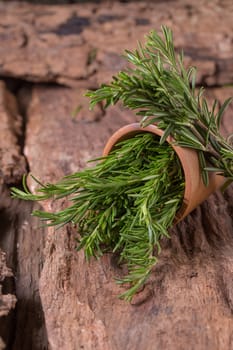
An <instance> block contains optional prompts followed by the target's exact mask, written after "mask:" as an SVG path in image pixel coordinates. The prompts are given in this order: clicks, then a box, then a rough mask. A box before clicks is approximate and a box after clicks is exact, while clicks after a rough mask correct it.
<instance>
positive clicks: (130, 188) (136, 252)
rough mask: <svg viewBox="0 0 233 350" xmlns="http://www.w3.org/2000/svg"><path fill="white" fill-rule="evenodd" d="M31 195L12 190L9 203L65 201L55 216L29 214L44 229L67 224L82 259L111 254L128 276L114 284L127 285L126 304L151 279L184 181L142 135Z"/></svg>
mask: <svg viewBox="0 0 233 350" xmlns="http://www.w3.org/2000/svg"><path fill="white" fill-rule="evenodd" d="M38 183H39V185H40V187H39V189H38V190H37V194H32V193H31V192H30V191H29V190H28V189H27V186H26V184H25V183H24V191H21V190H19V189H17V188H13V189H12V194H13V196H14V197H17V198H21V199H24V200H37V201H38V200H44V199H48V198H54V199H58V198H63V197H66V196H70V200H71V205H70V206H69V207H67V208H65V209H63V210H61V211H59V212H57V213H49V212H44V211H34V212H33V215H35V216H38V217H40V218H41V219H42V220H45V221H46V222H47V224H48V225H64V224H66V223H68V222H71V223H73V224H75V225H77V227H78V232H79V234H80V241H79V243H78V249H81V248H83V249H84V251H85V255H86V257H87V258H90V257H91V256H95V257H98V256H101V255H102V254H103V253H104V252H107V251H110V252H116V253H117V254H118V255H119V263H125V264H126V265H127V267H128V275H126V276H124V277H122V278H119V279H118V283H127V284H129V289H128V290H126V292H125V293H123V294H122V295H121V297H122V298H124V299H126V300H131V298H132V297H133V295H134V294H135V293H136V292H137V290H138V289H139V288H140V287H142V286H143V285H144V283H145V281H146V280H147V278H148V276H149V275H150V272H151V269H152V268H153V266H154V265H155V263H156V261H157V259H156V257H155V256H154V249H155V247H157V251H158V252H159V250H160V240H161V238H162V237H163V236H167V237H168V236H169V235H168V231H167V229H168V228H169V227H170V226H171V225H172V222H173V220H174V217H175V214H176V212H177V210H178V208H179V206H180V204H181V202H182V198H183V192H184V178H183V173H182V168H181V165H180V162H179V160H178V158H177V156H176V153H175V151H174V150H173V148H172V147H171V146H170V145H169V144H167V143H164V144H162V145H161V144H160V142H159V138H158V137H155V135H152V134H150V133H142V134H138V135H137V136H135V137H133V138H130V139H128V140H125V141H123V142H121V143H119V145H118V147H117V148H116V149H115V150H114V151H112V152H111V154H110V155H108V156H107V157H104V158H100V159H99V162H98V163H97V164H96V165H95V166H93V167H91V168H87V169H85V170H83V171H81V172H77V173H75V174H72V175H69V176H66V177H65V178H63V179H62V180H61V181H60V182H58V183H56V184H46V185H42V184H41V183H40V182H38Z"/></svg>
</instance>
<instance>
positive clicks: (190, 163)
mask: <svg viewBox="0 0 233 350" xmlns="http://www.w3.org/2000/svg"><path fill="white" fill-rule="evenodd" d="M142 132H150V133H152V134H155V135H159V136H162V135H163V131H162V130H160V129H159V128H158V127H157V126H156V125H149V126H147V127H145V128H142V127H141V126H140V124H139V123H134V124H129V125H126V126H124V127H123V128H121V129H119V130H118V131H116V132H115V133H114V134H113V135H112V136H111V137H110V139H109V140H108V142H107V144H106V146H105V148H104V152H103V155H104V156H106V155H107V154H109V153H110V152H111V150H112V149H113V148H114V147H115V145H116V144H117V143H118V142H120V141H123V140H125V139H128V138H131V137H134V135H136V134H138V133H142ZM167 142H168V143H170V144H171V146H172V147H173V149H174V150H175V152H176V154H177V156H178V157H179V159H180V162H181V165H182V167H183V172H184V177H185V191H184V199H183V203H182V205H181V208H180V210H179V211H178V212H177V214H176V218H175V221H174V224H176V223H178V222H179V221H180V220H182V219H183V218H184V217H185V216H187V215H188V214H189V213H190V212H191V211H192V210H193V209H195V208H196V207H197V206H198V205H199V204H200V203H202V202H203V201H204V200H205V199H206V198H207V197H208V196H209V195H210V194H211V193H213V192H214V191H215V190H216V189H217V188H219V187H221V185H223V183H224V181H225V179H224V177H222V176H220V175H217V174H216V173H209V185H208V186H207V187H206V186H205V185H204V183H203V181H202V177H201V171H200V166H199V161H198V156H197V153H196V151H194V150H192V149H190V148H183V147H179V146H174V145H173V144H172V138H171V137H168V138H167Z"/></svg>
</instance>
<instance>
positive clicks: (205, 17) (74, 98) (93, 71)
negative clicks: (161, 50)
mask: <svg viewBox="0 0 233 350" xmlns="http://www.w3.org/2000/svg"><path fill="white" fill-rule="evenodd" d="M0 12H1V15H2V16H1V25H0V37H1V45H0V74H1V76H4V81H5V82H6V83H7V87H6V86H5V83H1V84H0V92H1V93H0V96H2V97H1V98H0V120H1V126H0V136H1V137H0V186H1V188H0V193H1V202H0V222H1V236H0V246H1V249H2V250H3V251H4V252H6V266H7V267H8V268H10V269H11V271H12V273H13V275H14V278H13V277H10V282H9V283H10V284H9V286H8V290H7V293H8V294H11V295H16V298H17V307H16V308H15V309H13V311H11V312H12V318H10V317H11V316H10V315H9V317H8V316H7V317H8V319H7V322H9V323H8V324H10V325H11V326H10V327H9V328H7V332H6V333H5V334H3V328H2V327H1V328H0V335H1V336H4V339H3V340H4V341H5V343H8V344H7V345H8V348H9V349H10V350H19V349H20V350H21V349H22V350H29V349H30V350H31V349H33V350H34V349H53V350H57V349H66V350H71V349H74V350H77V349H85V350H89V349H90V350H92V349H97V350H98V349H99V350H104V349H106V350H109V349H110V350H121V349H126V350H127V349H129V350H132V349H140V350H141V349H143V350H144V349H146V350H150V349H151V350H152V349H153V350H154V349H166V350H174V349H175V350H176V349H177V350H182V349H184V350H186V349H191V350H192V349H194V350H206V349H211V350H219V349H224V350H225V349H226V350H231V349H232V348H233V337H232V334H233V317H232V312H233V307H232V305H233V295H232V290H233V288H232V287H233V286H232V272H233V215H232V213H233V188H232V186H230V187H229V188H228V189H227V190H226V192H225V193H224V194H222V193H220V192H216V193H215V194H213V195H211V196H210V197H209V199H208V200H207V201H205V202H204V203H203V204H202V205H201V206H199V207H198V208H197V209H196V210H195V211H193V212H192V213H191V214H190V215H189V216H188V217H187V218H186V219H185V220H184V221H182V222H181V223H179V224H178V225H177V227H176V228H174V229H172V230H171V232H170V233H171V239H170V240H165V241H163V242H162V247H163V249H162V252H161V254H160V256H159V263H158V264H157V266H156V267H155V269H154V271H153V273H152V276H151V278H150V280H149V281H148V283H147V285H146V287H145V288H144V289H143V290H142V291H141V292H140V293H139V294H138V295H137V297H136V298H135V299H134V300H133V303H132V304H127V303H126V302H124V301H121V300H119V299H118V298H117V295H118V294H119V293H121V292H122V291H123V290H124V289H123V287H120V286H117V285H116V284H115V282H114V276H118V275H120V274H121V273H122V271H121V269H120V268H119V267H118V266H117V264H116V258H115V257H114V256H112V255H110V254H109V255H107V256H104V257H103V258H101V259H100V260H98V261H95V260H91V261H90V263H87V262H86V261H85V259H84V256H83V252H77V251H76V249H75V247H76V238H77V233H76V231H75V229H74V228H71V227H70V226H67V227H64V228H62V229H59V230H57V231H55V230H54V229H52V228H50V229H42V228H41V227H40V223H39V221H38V220H36V219H35V218H32V217H31V215H30V214H31V211H32V210H33V207H34V208H35V206H34V205H32V204H31V203H23V202H19V201H13V200H12V199H11V198H10V195H9V186H10V185H11V184H17V185H18V184H19V179H20V178H21V177H22V174H23V173H24V172H25V171H26V165H25V164H28V170H30V171H31V172H32V173H33V174H34V175H36V176H37V177H39V178H40V179H41V180H42V181H44V182H47V181H56V180H58V179H59V178H60V177H61V176H63V175H65V174H68V173H71V172H74V171H76V170H78V169H81V168H83V167H85V166H86V161H87V160H89V159H90V158H93V157H96V156H99V155H101V154H102V151H103V147H104V145H105V143H106V141H107V139H108V138H109V136H110V135H111V134H112V133H113V132H114V131H115V130H117V129H118V128H119V127H121V126H123V125H125V124H128V123H131V122H135V121H136V120H137V118H136V117H135V115H134V114H133V113H129V112H127V111H125V110H124V109H123V108H122V106H120V105H119V106H117V107H114V108H112V107H111V108H110V109H109V110H108V111H107V112H104V111H103V110H102V108H101V107H99V108H97V109H96V110H95V111H94V112H90V111H89V110H88V101H87V100H85V99H84V98H83V92H84V90H85V89H87V88H93V87H95V86H97V85H98V84H99V82H103V81H108V80H109V78H110V77H111V76H112V74H115V73H116V72H117V71H118V70H119V69H121V68H123V67H124V65H125V63H124V61H123V60H122V57H121V56H120V55H121V52H122V50H123V49H124V48H134V47H135V46H136V41H137V39H143V36H144V34H146V33H147V32H148V31H149V30H150V29H151V28H159V27H160V25H161V24H167V25H169V26H171V27H172V29H173V30H174V33H175V42H176V46H177V47H184V49H185V51H186V52H187V54H188V60H189V61H191V62H192V63H194V64H196V65H197V66H198V68H200V74H199V77H198V81H199V82H200V81H201V82H203V83H205V84H208V86H209V88H208V95H209V98H210V100H211V99H212V98H213V97H217V98H218V99H219V100H220V101H223V100H224V99H225V98H227V97H229V96H231V95H233V89H232V87H230V86H221V85H222V84H232V69H231V59H232V33H233V30H232V2H231V1H221V2H220V1H218V0H214V1H211V2H208V3H207V2H203V1H201V0H198V1H196V2H195V4H194V3H192V4H191V5H190V4H187V3H186V2H185V1H182V0H180V1H176V2H174V1H173V2H172V1H170V2H149V3H147V2H144V1H142V2H130V3H127V4H125V3H120V2H119V3H118V2H111V3H106V2H104V3H103V4H102V3H101V5H96V4H94V3H87V4H85V5H83V4H81V5H80V4H77V5H72V6H39V5H37V6H33V7H32V5H29V4H26V3H20V4H18V3H16V2H1V3H0ZM72 16H73V17H72ZM77 17H79V18H80V17H86V18H88V19H89V25H86V26H83V28H82V31H81V32H79V33H76V34H75V33H73V32H72V30H73V28H76V29H77V27H72V23H73V25H74V23H76V26H77V25H79V26H80V23H81V22H77V19H76V22H74V21H75V20H74V19H72V18H77ZM71 19H72V21H73V22H72V21H71ZM84 22H85V21H84ZM84 22H82V23H84ZM77 23H79V24H77ZM85 23H87V22H85ZM62 31H63V32H62ZM64 31H68V34H70V35H64ZM69 31H70V32H69ZM66 34H67V32H66ZM12 77H13V79H12ZM18 78H20V79H22V80H14V79H18ZM26 80H27V81H29V83H27V82H26ZM43 82H52V83H53V85H50V86H49V85H46V84H45V85H43ZM32 83H33V84H32ZM61 83H62V84H66V86H69V87H70V88H68V87H64V86H61V85H60V86H59V85H58V84H61ZM216 85H219V86H216ZM9 90H11V93H9ZM13 95H14V96H13ZM7 96H8V97H7ZM16 102H17V103H16ZM17 105H18V106H17ZM77 106H82V109H81V113H80V114H77V113H74V111H75V109H77ZM232 114H233V109H232V106H231V107H230V109H229V111H228V112H227V114H226V117H225V119H224V122H223V126H222V127H223V132H224V133H225V134H229V133H231V132H233V123H232ZM29 184H30V186H31V188H32V189H34V184H32V183H31V182H29ZM38 205H43V206H44V207H45V208H46V209H47V210H48V209H49V210H57V209H59V208H61V206H64V205H67V203H64V202H62V203H51V202H47V203H44V204H36V207H38ZM7 293H5V291H3V294H7Z"/></svg>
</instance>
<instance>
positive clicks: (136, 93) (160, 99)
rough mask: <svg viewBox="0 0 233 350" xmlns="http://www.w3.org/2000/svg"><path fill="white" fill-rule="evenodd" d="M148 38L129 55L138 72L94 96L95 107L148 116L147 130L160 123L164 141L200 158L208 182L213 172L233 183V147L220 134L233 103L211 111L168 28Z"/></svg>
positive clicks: (145, 119) (129, 73)
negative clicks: (118, 107)
mask: <svg viewBox="0 0 233 350" xmlns="http://www.w3.org/2000/svg"><path fill="white" fill-rule="evenodd" d="M162 33H163V37H161V36H160V35H159V34H158V33H157V32H156V31H152V32H151V33H150V35H148V36H147V40H146V43H145V46H144V47H143V46H142V45H141V44H139V46H138V49H137V50H135V51H133V52H132V51H128V50H126V51H125V58H126V60H128V61H129V62H130V63H131V65H133V67H134V68H131V69H128V70H126V71H124V72H119V73H118V75H117V76H115V77H113V81H112V82H111V83H110V84H108V85H102V86H101V88H100V89H98V90H96V91H89V92H88V93H87V96H89V97H90V98H91V103H90V105H91V108H93V107H94V106H95V105H96V104H97V103H98V102H101V101H104V100H105V101H106V104H105V107H108V106H109V105H110V104H115V103H117V102H118V101H119V100H121V101H122V102H123V104H124V106H125V107H127V108H129V109H132V110H136V111H137V114H138V115H140V116H142V121H141V123H142V126H146V125H148V124H151V123H157V124H158V126H159V128H161V129H163V130H164V136H163V138H162V139H161V142H163V141H164V140H165V139H166V137H167V136H168V135H172V136H173V138H174V139H175V141H176V142H177V144H179V145H180V146H182V147H189V148H193V149H195V150H197V151H198V153H199V160H200V165H201V168H202V174H203V180H204V183H205V184H206V185H207V184H208V172H209V171H215V172H218V173H220V174H222V175H223V176H225V177H226V178H228V180H229V182H231V181H232V180H233V145H232V143H230V138H229V139H228V140H226V139H224V138H223V137H222V135H221V133H220V130H219V128H220V123H221V120H222V116H223V113H224V111H225V109H226V108H227V106H228V105H229V104H230V102H231V100H232V99H231V98H228V99H227V100H226V101H225V102H224V103H223V104H222V106H221V108H220V109H219V110H218V111H217V106H218V103H217V101H216V100H215V101H214V103H213V106H212V108H211V109H210V110H209V109H208V105H207V101H206V99H205V98H204V97H203V92H204V89H203V88H201V89H199V90H198V91H196V84H195V81H196V68H195V67H190V68H188V69H186V68H185V66H184V61H183V53H181V54H176V53H175V49H174V44H173V35H172V31H171V30H170V29H169V28H167V27H166V26H163V27H162Z"/></svg>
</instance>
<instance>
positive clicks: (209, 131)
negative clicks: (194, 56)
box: [12, 27, 233, 300]
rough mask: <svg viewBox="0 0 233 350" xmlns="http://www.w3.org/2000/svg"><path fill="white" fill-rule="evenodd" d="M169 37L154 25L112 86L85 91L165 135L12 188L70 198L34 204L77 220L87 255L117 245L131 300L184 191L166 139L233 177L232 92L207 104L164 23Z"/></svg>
mask: <svg viewBox="0 0 233 350" xmlns="http://www.w3.org/2000/svg"><path fill="white" fill-rule="evenodd" d="M162 33H163V37H161V36H160V35H159V34H158V33H157V32H155V31H153V32H151V34H150V35H149V36H148V37H147V41H146V44H145V46H144V47H143V46H142V45H140V44H139V48H138V49H137V50H135V51H134V52H131V51H126V54H125V56H126V59H127V60H128V61H129V62H130V63H131V64H132V65H133V66H134V68H131V69H128V70H126V71H124V72H120V73H119V74H118V75H117V76H116V77H113V81H112V82H111V83H110V84H108V85H102V86H101V87H100V89H98V90H96V91H89V92H87V96H89V97H90V98H91V104H90V105H91V108H93V107H94V106H95V105H96V104H97V103H99V102H101V101H105V102H106V104H105V107H108V106H109V105H110V104H115V103H117V102H118V101H119V100H121V101H122V102H123V105H124V106H125V107H127V108H129V109H132V110H135V111H136V113H137V114H138V115H140V116H142V122H141V124H142V126H144V127H145V126H147V125H149V124H152V123H157V125H158V127H159V128H160V129H162V130H164V134H163V136H162V137H161V138H160V139H159V138H157V137H155V136H154V135H152V134H150V133H147V132H145V133H143V132H142V133H141V134H138V135H136V136H134V137H132V138H129V139H127V140H125V141H123V142H121V143H119V144H117V148H115V149H114V150H113V151H112V152H111V153H110V154H109V155H108V156H106V157H103V158H99V159H98V163H97V165H95V166H93V167H92V168H87V169H85V170H83V171H81V172H77V173H74V174H72V175H69V176H66V177H64V178H63V179H62V180H61V181H59V182H58V183H56V184H45V185H43V184H41V183H40V182H39V181H38V180H36V179H35V178H34V179H35V181H37V182H38V184H39V186H40V187H39V189H38V190H37V192H36V194H32V193H31V192H30V191H29V190H28V189H27V186H26V183H25V178H24V191H21V190H19V189H16V188H13V189H12V195H13V196H14V197H17V198H22V199H25V200H44V199H48V198H54V199H59V198H63V197H67V196H68V197H69V199H70V201H71V205H70V206H69V207H67V208H65V209H64V210H61V211H59V212H57V213H48V212H42V211H34V212H33V215H36V216H38V217H40V218H41V219H42V220H45V221H46V222H47V223H48V225H51V226H53V225H54V226H56V225H58V226H59V225H64V224H66V223H73V224H75V225H77V227H78V231H79V234H80V241H79V242H78V249H81V248H83V249H84V251H85V255H86V257H87V258H90V257H91V256H95V257H98V256H100V255H102V254H103V253H104V252H107V251H111V252H116V253H118V254H119V263H126V265H127V267H128V274H127V275H126V276H124V277H122V278H120V279H118V282H119V283H126V284H128V283H129V289H128V290H127V291H126V292H125V293H123V294H122V295H121V296H122V297H123V298H125V299H126V300H131V298H132V297H133V295H134V294H135V293H136V292H137V291H138V289H139V288H140V287H141V286H143V285H144V283H145V281H146V280H147V278H148V276H149V275H150V272H151V270H152V268H153V266H154V265H155V263H156V261H157V258H156V254H154V249H155V247H157V252H159V250H160V240H161V238H162V237H163V236H168V231H167V230H168V228H169V227H170V226H171V225H172V223H173V221H174V218H175V215H176V212H177V210H178V209H179V207H180V205H181V203H182V199H183V193H184V187H185V184H184V175H183V173H182V170H181V165H180V163H179V160H178V158H177V156H176V154H175V151H174V150H173V148H172V147H171V146H170V145H169V144H168V143H167V142H165V140H166V138H167V137H168V136H169V135H171V136H172V138H173V140H174V142H175V144H177V145H179V146H181V147H188V148H191V149H194V150H196V152H197V154H198V156H199V162H200V167H201V172H202V178H203V181H204V183H205V184H206V185H208V179H209V175H208V173H209V172H210V171H213V172H217V173H219V174H221V175H223V176H224V177H226V178H227V179H228V183H229V182H231V181H232V180H233V146H232V144H231V137H232V136H230V137H229V138H228V139H225V138H223V137H222V135H221V133H220V130H219V128H220V123H221V119H222V116H223V113H224V111H225V109H226V107H227V106H228V105H229V103H230V102H231V99H227V100H226V101H225V102H224V103H223V105H222V106H221V107H220V108H218V103H217V101H215V102H214V104H213V106H212V108H211V109H210V110H209V109H208V106H207V102H206V99H205V98H204V97H203V91H204V90H203V89H202V88H201V89H200V90H199V91H196V86H195V77H196V70H195V68H194V67H190V68H188V69H186V68H185V66H184V62H183V54H182V53H181V54H179V55H176V53H175V49H174V44H173V37H172V32H171V30H170V29H168V28H167V27H162Z"/></svg>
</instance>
